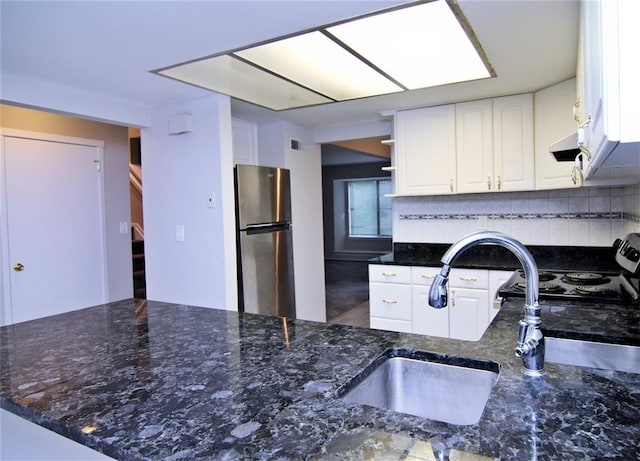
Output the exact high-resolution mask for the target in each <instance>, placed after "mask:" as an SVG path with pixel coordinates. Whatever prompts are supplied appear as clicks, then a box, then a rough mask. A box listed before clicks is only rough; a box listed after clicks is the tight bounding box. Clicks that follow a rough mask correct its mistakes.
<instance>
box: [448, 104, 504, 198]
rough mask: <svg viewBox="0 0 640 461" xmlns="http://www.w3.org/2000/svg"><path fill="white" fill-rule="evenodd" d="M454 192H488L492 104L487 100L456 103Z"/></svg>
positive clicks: (492, 183) (491, 182)
mask: <svg viewBox="0 0 640 461" xmlns="http://www.w3.org/2000/svg"><path fill="white" fill-rule="evenodd" d="M456 151H457V159H456V160H457V178H458V181H457V182H458V184H457V185H458V192H459V193H469V192H491V191H493V190H494V188H495V174H494V171H493V103H492V101H491V99H483V100H480V101H470V102H463V103H460V104H456Z"/></svg>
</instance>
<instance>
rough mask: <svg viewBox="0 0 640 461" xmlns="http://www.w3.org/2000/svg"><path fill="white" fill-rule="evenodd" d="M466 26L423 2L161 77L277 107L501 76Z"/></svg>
mask: <svg viewBox="0 0 640 461" xmlns="http://www.w3.org/2000/svg"><path fill="white" fill-rule="evenodd" d="M448 2H451V6H450V5H449V4H448ZM454 10H455V11H454ZM458 18H460V21H459V20H458ZM464 21H465V20H464V18H463V17H462V12H461V11H460V10H459V8H458V7H457V6H456V5H455V4H454V3H453V0H436V1H432V2H419V3H416V4H412V5H409V6H406V7H398V8H392V9H390V10H387V11H383V12H380V13H373V14H370V15H365V16H361V17H360V18H356V19H354V20H350V21H344V22H340V23H336V24H334V25H330V26H326V27H320V28H318V29H316V30H311V31H305V32H303V33H300V34H298V35H292V36H288V37H286V38H283V39H280V40H273V41H270V42H266V43H262V44H259V45H256V46H253V47H248V48H245V49H240V50H235V51H232V52H229V53H227V54H224V55H217V56H213V57H209V58H203V59H202V60H198V61H193V62H188V63H184V64H178V65H176V66H172V67H169V68H165V69H159V70H157V71H155V72H157V73H158V74H160V75H164V76H167V77H170V78H173V79H176V80H180V81H183V82H186V83H190V84H192V85H196V86H199V87H202V88H206V89H209V90H213V91H216V92H219V93H224V94H227V95H229V96H232V97H234V98H238V99H242V100H244V101H248V102H251V103H253V104H258V105H260V106H264V107H268V108H270V109H274V110H285V109H292V108H296V107H304V106H311V105H317V104H326V103H329V102H335V101H346V100H350V99H357V98H365V97H370V96H378V95H383V94H389V93H396V92H399V91H406V90H413V89H418V88H426V87H432V86H437V85H444V84H448V83H456V82H463V81H467V80H475V79H480V78H487V77H491V76H493V75H495V74H494V73H493V69H491V66H490V65H489V64H488V62H485V56H484V55H480V52H481V48H480V46H479V45H478V49H476V43H474V42H473V41H472V40H471V39H470V38H469V36H468V35H467V32H469V35H470V36H473V33H472V32H471V30H470V29H469V30H468V31H467V30H465V28H463V26H462V25H461V22H462V23H464V24H466V23H465V22H464Z"/></svg>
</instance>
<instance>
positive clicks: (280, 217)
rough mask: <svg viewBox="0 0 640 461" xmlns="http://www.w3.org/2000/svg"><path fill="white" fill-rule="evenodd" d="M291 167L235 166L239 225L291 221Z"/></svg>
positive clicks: (243, 226)
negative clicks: (289, 168)
mask: <svg viewBox="0 0 640 461" xmlns="http://www.w3.org/2000/svg"><path fill="white" fill-rule="evenodd" d="M290 187H291V186H290V179H289V170H287V169H285V168H270V167H263V166H255V165H237V166H236V193H237V200H238V203H237V207H238V225H239V228H240V229H246V228H247V226H249V225H251V224H263V223H274V222H291V197H290Z"/></svg>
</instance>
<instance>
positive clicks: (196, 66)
mask: <svg viewBox="0 0 640 461" xmlns="http://www.w3.org/2000/svg"><path fill="white" fill-rule="evenodd" d="M159 73H160V74H162V75H165V76H167V77H171V78H173V79H176V80H180V81H183V82H187V83H190V84H192V85H195V86H199V87H201V88H206V89H208V90H213V91H216V92H218V93H223V94H226V95H229V96H232V97H234V98H238V99H242V100H243V101H249V102H252V103H254V104H258V105H260V106H264V107H269V108H271V109H274V110H284V109H290V108H292V107H303V106H311V105H315V104H325V103H328V102H333V101H332V100H331V99H329V98H325V97H323V96H321V95H319V94H317V93H314V92H312V91H309V90H306V89H305V88H302V87H300V86H299V85H296V84H294V83H291V82H288V81H286V80H283V79H281V78H279V77H276V76H274V75H271V74H269V73H267V72H263V71H262V70H260V69H258V68H256V67H254V66H251V65H249V64H245V63H244V62H242V61H239V60H237V59H235V58H233V57H231V56H228V55H223V56H216V57H214V58H209V59H204V60H202V61H194V62H191V63H187V64H183V65H180V66H177V67H172V68H169V69H165V70H162V71H160V72H159Z"/></svg>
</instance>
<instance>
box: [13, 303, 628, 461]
mask: <svg viewBox="0 0 640 461" xmlns="http://www.w3.org/2000/svg"><path fill="white" fill-rule="evenodd" d="M521 303H522V301H521V300H513V301H507V303H505V305H504V306H503V308H502V309H501V311H500V313H499V314H498V316H497V317H496V319H495V320H494V321H493V323H492V324H491V326H490V327H489V329H488V330H487V332H486V333H485V335H484V336H483V338H482V339H481V340H480V341H478V342H468V341H457V340H448V339H438V338H431V337H426V336H419V335H412V334H402V333H395V332H387V331H379V330H369V329H361V328H355V327H347V326H340V325H330V324H323V323H314V322H307V321H301V320H295V321H292V320H283V319H280V318H276V317H267V316H259V315H251V314H239V313H237V312H228V311H222V310H215V309H204V308H197V307H189V306H182V305H174V304H167V303H159V302H151V301H150V302H148V305H147V306H146V307H145V306H143V305H138V306H137V308H136V302H135V301H134V300H125V301H120V302H116V303H112V304H109V305H105V306H97V307H92V308H88V309H83V310H80V311H76V312H71V313H68V314H62V315H57V316H53V317H48V318H44V319H40V320H35V321H31V322H24V323H21V324H16V325H13V326H8V327H3V328H1V329H0V359H1V371H2V375H1V380H0V406H1V407H2V408H4V409H6V410H8V411H11V412H13V413H15V414H17V415H19V416H21V417H23V418H25V419H27V420H30V421H33V422H35V423H37V424H39V425H41V426H44V427H46V428H49V429H51V430H53V431H55V432H57V433H59V434H62V435H64V436H66V437H68V438H71V439H73V440H76V441H78V442H80V443H82V444H84V445H87V446H89V447H91V448H94V449H96V450H98V451H101V452H103V453H105V454H107V455H109V456H112V457H114V458H117V459H121V460H181V459H188V460H209V459H216V460H217V459H221V460H222V459H224V460H233V459H278V460H287V459H291V460H300V459H330V460H355V459H414V460H415V459H432V458H429V457H428V456H433V450H434V449H435V450H436V451H440V452H443V451H447V450H448V451H449V452H450V454H451V457H452V458H454V453H455V452H458V454H460V453H461V452H463V453H467V454H472V455H476V458H465V459H486V458H481V456H484V457H487V458H490V459H493V458H497V459H509V460H511V459H527V460H534V459H535V460H547V459H563V460H573V459H576V460H578V459H579V460H584V459H603V458H607V459H624V460H630V459H638V458H639V457H640V374H631V373H621V372H613V371H607V370H598V369H591V368H582V367H574V366H565V365H556V364H552V363H547V365H546V370H547V374H546V375H545V376H543V377H541V378H527V377H525V376H523V375H522V374H521V372H520V366H521V364H520V361H519V360H518V359H516V358H515V357H514V356H513V347H514V344H515V341H516V334H517V333H516V330H517V321H518V319H520V317H521V315H522V314H521V311H522V308H521ZM584 309H592V310H591V311H589V312H587V311H585V310H584ZM594 310H597V314H596V313H595V311H594ZM585 314H588V315H585ZM542 318H543V326H544V327H545V328H547V329H548V330H550V331H551V330H556V331H563V332H564V333H566V334H568V335H570V334H571V332H575V331H587V332H589V331H591V332H593V333H594V334H597V335H600V336H607V335H609V336H610V337H611V338H615V339H616V340H618V341H627V340H629V341H633V340H635V341H637V340H638V337H639V331H638V328H639V325H640V322H639V320H640V309H638V307H637V306H636V307H624V306H608V305H598V306H596V305H590V306H581V305H574V304H570V303H563V304H554V305H544V304H543V312H542ZM609 332H610V333H609ZM392 347H394V348H408V349H416V350H424V351H431V352H434V353H437V354H446V355H449V356H457V357H463V358H471V359H481V360H491V361H495V362H497V363H498V364H500V367H501V368H500V376H499V378H498V381H497V383H496V385H495V387H494V388H493V391H492V393H491V396H490V399H489V401H488V403H487V406H486V408H485V410H484V413H483V416H482V418H481V419H480V421H479V422H478V423H477V424H473V425H466V426H455V425H450V424H446V423H442V422H437V421H432V420H427V419H422V418H419V417H413V416H407V415H403V414H399V413H395V412H388V411H383V410H379V409H375V408H372V407H367V406H361V405H356V404H347V403H344V402H343V401H341V400H339V399H336V398H335V397H334V393H335V392H336V390H337V389H338V388H339V387H340V386H341V385H342V384H344V383H345V382H347V381H348V380H349V379H350V378H351V377H352V376H354V375H355V374H356V373H357V372H358V371H359V370H361V369H363V368H364V367H366V365H367V364H369V363H370V362H371V361H372V360H374V359H375V357H377V356H378V355H379V354H381V353H382V352H383V351H385V350H386V349H388V348H392ZM419 453H422V455H420V456H422V457H420V456H419ZM411 456H415V457H413V458H412V457H411Z"/></svg>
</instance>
